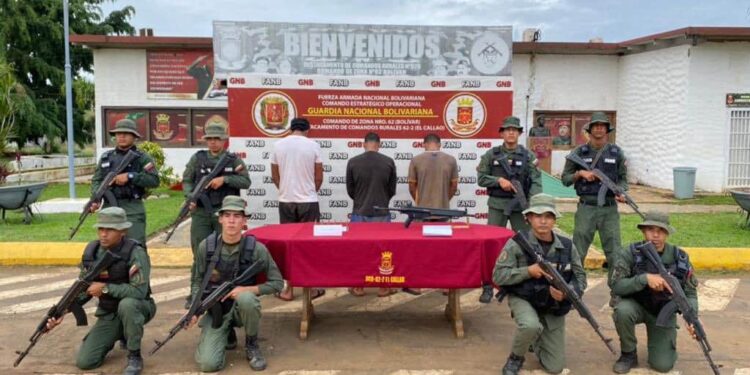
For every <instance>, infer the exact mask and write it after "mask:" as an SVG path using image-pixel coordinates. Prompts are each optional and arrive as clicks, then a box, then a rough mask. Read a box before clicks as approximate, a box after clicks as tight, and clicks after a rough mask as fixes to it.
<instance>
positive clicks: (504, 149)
mask: <svg viewBox="0 0 750 375" xmlns="http://www.w3.org/2000/svg"><path fill="white" fill-rule="evenodd" d="M522 131H523V127H522V126H521V121H520V120H519V119H518V117H514V116H508V117H506V118H505V120H504V121H503V125H502V126H500V134H502V136H503V140H504V141H503V144H502V145H500V146H496V147H493V148H491V149H490V150H488V151H487V152H486V153H485V154H484V155H482V159H481V160H480V161H479V165H478V166H477V172H478V173H479V178H478V183H479V186H481V187H484V188H487V195H489V199H488V200H487V203H488V205H489V215H488V216H489V217H488V219H487V224H489V225H497V226H500V227H503V228H505V226H506V225H507V224H508V219H510V225H511V227H512V228H513V230H514V231H520V230H528V229H529V225H528V224H527V223H526V220H525V219H524V217H523V215H522V214H521V211H523V210H525V209H526V207H521V205H520V204H518V202H517V201H514V200H513V198H514V196H515V194H516V191H515V188H514V187H513V185H512V184H511V180H518V181H519V182H520V183H521V186H523V194H524V196H526V199H529V198H530V197H532V196H534V195H536V194H539V193H541V192H542V174H541V172H539V169H537V167H536V164H537V160H536V156H534V153H532V152H531V151H529V150H527V149H526V148H525V147H523V146H521V145H519V144H518V137H519V136H520V135H521V132H522ZM511 204H512V205H513V206H511V207H509V205H511ZM506 209H508V211H509V212H510V215H506V214H505V211H506ZM482 289H483V290H482V295H481V296H480V297H479V302H482V303H489V302H490V301H491V300H492V285H491V284H486V285H483V286H482Z"/></svg>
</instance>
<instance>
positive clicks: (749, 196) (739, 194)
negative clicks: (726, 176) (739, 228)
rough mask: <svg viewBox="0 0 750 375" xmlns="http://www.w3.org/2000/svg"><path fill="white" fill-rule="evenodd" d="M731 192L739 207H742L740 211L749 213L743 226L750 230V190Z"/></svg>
mask: <svg viewBox="0 0 750 375" xmlns="http://www.w3.org/2000/svg"><path fill="white" fill-rule="evenodd" d="M729 192H730V193H731V194H732V198H734V201H735V202H737V205H738V206H740V209H742V210H743V211H745V213H747V216H746V217H745V224H744V225H743V226H744V227H745V228H750V189H742V190H730V191H729Z"/></svg>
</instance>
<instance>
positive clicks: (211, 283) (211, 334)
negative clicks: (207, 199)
mask: <svg viewBox="0 0 750 375" xmlns="http://www.w3.org/2000/svg"><path fill="white" fill-rule="evenodd" d="M218 215H219V223H220V224H221V233H220V234H219V233H212V234H211V235H209V236H208V237H207V238H206V239H205V240H203V241H201V243H200V244H199V245H198V252H197V253H196V263H195V265H196V278H195V279H194V281H193V286H192V289H193V290H194V291H195V293H196V294H197V293H205V291H206V290H209V291H210V290H211V289H212V287H216V286H218V285H221V284H222V283H223V282H225V281H231V280H233V279H234V278H235V277H236V276H237V275H239V274H241V273H242V272H243V271H244V270H245V269H247V268H248V267H250V265H252V264H253V263H255V262H256V261H261V262H262V263H263V264H264V265H265V267H264V270H263V271H262V272H264V273H265V275H266V282H265V283H263V284H259V285H256V282H255V278H253V279H252V280H248V282H247V284H246V285H242V286H238V287H236V288H234V290H232V291H231V292H230V293H229V294H228V295H227V297H226V300H225V301H223V302H222V303H221V304H220V305H217V307H218V309H214V310H211V311H210V312H209V313H208V314H206V316H205V317H203V319H201V321H200V323H199V326H200V327H201V338H200V341H199V343H198V349H197V350H196V352H195V360H196V361H197V362H198V365H199V366H200V369H201V371H204V372H215V371H219V370H221V369H222V368H224V366H225V353H226V350H227V349H229V350H231V349H234V348H235V347H236V346H237V336H236V335H235V333H234V327H244V329H245V353H246V355H247V359H248V360H249V361H250V368H252V369H253V370H255V371H261V370H264V369H265V368H266V360H265V358H264V357H263V353H262V352H261V351H260V347H259V345H258V325H259V323H260V316H261V314H260V300H259V299H258V297H259V296H261V295H264V294H273V293H276V292H280V291H281V289H282V288H283V286H284V281H283V279H282V277H281V272H280V271H279V268H278V267H277V266H276V262H274V261H273V258H271V255H270V254H269V252H268V250H267V249H266V247H265V246H264V245H263V244H261V243H258V242H256V241H255V237H253V236H244V235H243V233H242V231H243V228H244V227H245V224H246V223H247V214H246V212H245V200H244V199H242V198H240V197H238V196H236V195H230V196H227V197H225V198H224V200H223V202H222V205H221V208H220V209H219V212H218ZM208 270H211V271H210V274H208V272H209V271H208ZM195 297H196V296H195V295H194V296H193V298H195ZM198 297H199V298H201V296H198ZM203 297H205V295H203ZM215 314H220V315H221V316H220V317H214V315H215ZM196 322H197V318H196V317H194V318H193V320H192V321H191V323H190V326H193V325H194V324H195V323H196Z"/></svg>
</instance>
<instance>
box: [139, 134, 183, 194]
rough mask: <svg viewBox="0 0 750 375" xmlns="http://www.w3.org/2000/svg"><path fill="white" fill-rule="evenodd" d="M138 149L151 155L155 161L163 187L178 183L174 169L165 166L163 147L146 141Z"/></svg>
mask: <svg viewBox="0 0 750 375" xmlns="http://www.w3.org/2000/svg"><path fill="white" fill-rule="evenodd" d="M138 148H139V149H140V150H141V151H143V152H145V153H147V154H149V155H150V156H151V158H152V159H154V164H156V170H157V171H158V172H159V181H160V186H161V187H170V186H172V185H174V184H175V183H177V182H178V179H177V175H175V173H174V169H173V168H172V167H169V166H166V165H165V164H164V160H165V159H166V156H165V155H164V149H162V148H161V146H159V145H158V144H156V143H154V142H148V141H146V142H141V143H140V144H138Z"/></svg>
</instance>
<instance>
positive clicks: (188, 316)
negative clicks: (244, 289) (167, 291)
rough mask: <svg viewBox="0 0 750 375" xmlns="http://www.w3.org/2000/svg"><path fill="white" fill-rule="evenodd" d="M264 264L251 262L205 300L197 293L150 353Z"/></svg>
mask: <svg viewBox="0 0 750 375" xmlns="http://www.w3.org/2000/svg"><path fill="white" fill-rule="evenodd" d="M262 266H263V263H262V262H261V261H259V260H258V261H255V263H253V264H251V265H250V267H248V268H247V269H246V270H245V271H244V272H242V273H241V274H240V275H239V276H237V277H236V278H235V279H234V280H231V281H225V282H224V283H222V284H221V285H219V286H218V287H216V288H215V289H214V290H213V291H211V293H210V294H209V295H208V296H207V297H206V298H204V299H203V300H201V295H200V294H198V295H196V296H195V298H193V302H192V304H191V305H190V309H188V312H187V313H185V315H183V316H182V318H180V320H179V321H178V322H177V324H175V325H174V327H172V329H170V330H169V334H168V335H167V337H166V338H165V339H164V340H162V341H159V340H154V342H155V343H156V346H154V348H153V349H151V351H150V352H148V354H149V355H154V353H156V352H157V351H158V350H159V349H161V347H162V346H164V345H165V344H166V343H168V342H169V341H170V340H172V339H173V338H174V337H175V336H176V335H177V334H178V333H179V332H180V331H182V330H183V329H185V328H187V326H188V325H189V324H190V321H191V320H192V319H193V317H194V316H195V317H200V316H201V315H203V314H204V313H206V312H207V311H210V310H211V308H212V307H214V306H216V304H217V303H221V300H222V299H223V298H224V297H226V295H227V294H229V292H231V291H232V290H233V289H234V288H235V287H236V286H237V285H239V284H242V283H243V282H246V281H247V280H249V279H251V278H252V277H254V276H255V275H257V274H258V273H259V272H260V271H262ZM201 292H202V291H201ZM213 319H214V322H216V321H217V319H222V316H221V314H214V315H213Z"/></svg>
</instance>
